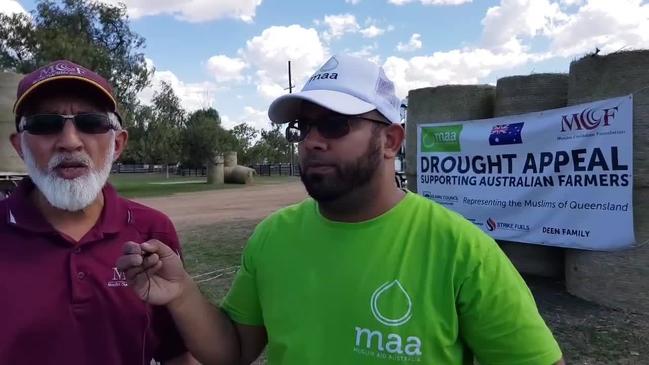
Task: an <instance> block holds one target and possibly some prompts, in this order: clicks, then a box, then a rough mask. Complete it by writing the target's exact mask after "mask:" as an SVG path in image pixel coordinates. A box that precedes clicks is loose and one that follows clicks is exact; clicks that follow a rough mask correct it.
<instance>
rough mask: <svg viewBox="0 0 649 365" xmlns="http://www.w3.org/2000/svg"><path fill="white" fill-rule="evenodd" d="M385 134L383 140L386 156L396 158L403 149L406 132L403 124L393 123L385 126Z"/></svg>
mask: <svg viewBox="0 0 649 365" xmlns="http://www.w3.org/2000/svg"><path fill="white" fill-rule="evenodd" d="M383 134H384V135H385V140H384V142H383V152H384V157H385V158H395V157H396V156H397V154H398V153H399V150H400V149H401V145H402V144H403V139H404V138H405V135H406V132H405V131H404V130H403V127H401V125H399V124H397V123H393V124H391V125H389V126H387V127H386V128H383Z"/></svg>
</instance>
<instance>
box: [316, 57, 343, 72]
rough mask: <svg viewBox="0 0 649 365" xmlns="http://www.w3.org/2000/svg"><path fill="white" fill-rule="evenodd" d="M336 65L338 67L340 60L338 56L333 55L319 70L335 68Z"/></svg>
mask: <svg viewBox="0 0 649 365" xmlns="http://www.w3.org/2000/svg"><path fill="white" fill-rule="evenodd" d="M336 67H338V60H337V59H336V57H331V58H330V59H329V61H327V63H325V64H324V65H322V67H320V71H318V72H327V71H331V70H335V69H336Z"/></svg>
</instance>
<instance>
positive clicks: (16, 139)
mask: <svg viewBox="0 0 649 365" xmlns="http://www.w3.org/2000/svg"><path fill="white" fill-rule="evenodd" d="M9 140H10V141H11V145H12V146H13V147H14V150H16V153H17V154H18V156H20V158H21V159H23V160H25V158H24V157H23V145H22V142H23V141H22V139H21V138H20V134H19V133H12V134H11V135H10V136H9Z"/></svg>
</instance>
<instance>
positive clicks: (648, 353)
mask: <svg viewBox="0 0 649 365" xmlns="http://www.w3.org/2000/svg"><path fill="white" fill-rule="evenodd" d="M257 223H258V221H236V222H224V223H219V224H215V225H210V226H205V227H196V228H191V229H188V230H185V231H182V232H180V237H181V242H183V246H184V248H183V249H184V255H185V265H186V267H187V270H188V271H189V272H190V274H192V275H200V274H203V273H209V272H211V271H215V270H223V269H229V270H223V271H218V272H215V273H212V274H210V275H205V276H201V277H199V278H197V281H200V280H204V281H203V282H201V283H199V286H200V287H201V290H202V292H203V293H204V294H205V295H206V297H207V298H208V299H209V300H210V301H212V302H213V303H219V302H220V301H221V299H222V298H223V297H224V296H225V294H226V293H227V291H228V289H229V288H230V285H231V282H232V279H233V278H234V273H232V271H233V270H232V268H233V267H235V266H237V265H239V263H240V254H241V251H242V249H243V247H244V246H245V243H246V240H247V238H248V237H249V235H250V234H251V233H252V230H253V229H254V226H255V225H256V224H257ZM219 275H220V276H219ZM217 276H218V277H217ZM526 280H527V282H528V285H529V286H530V288H531V289H532V292H533V293H534V296H535V298H536V301H537V304H538V306H539V310H540V312H541V315H542V316H543V318H544V319H545V321H546V323H547V324H548V326H549V327H550V328H551V329H552V331H553V333H554V335H555V336H556V338H557V341H558V342H559V345H560V346H561V348H562V350H563V353H564V356H565V359H566V363H568V364H581V365H600V364H601V365H612V364H619V365H632V364H649V315H647V314H632V313H625V312H620V311H615V310H611V309H607V308H604V307H601V306H598V305H595V304H591V303H588V302H586V301H583V300H580V299H578V298H575V297H573V296H571V295H569V294H567V293H566V292H565V290H564V289H563V284H562V283H560V282H554V281H549V280H547V279H538V278H526ZM263 361H264V360H263V356H262V359H261V360H260V362H258V363H257V364H263Z"/></svg>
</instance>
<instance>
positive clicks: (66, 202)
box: [20, 131, 115, 212]
mask: <svg viewBox="0 0 649 365" xmlns="http://www.w3.org/2000/svg"><path fill="white" fill-rule="evenodd" d="M110 133H113V137H114V133H115V132H114V131H111V132H110ZM20 138H21V145H22V152H23V158H24V160H25V165H26V166H27V172H28V173H29V177H30V178H31V179H32V181H33V182H34V184H35V185H36V186H37V187H38V189H39V190H40V191H41V193H42V194H43V195H44V196H45V198H46V199H47V201H48V202H49V203H50V204H51V205H52V206H53V207H55V208H58V209H62V210H67V211H70V212H78V211H80V210H82V209H85V208H87V207H88V206H89V205H90V204H92V203H93V202H94V201H95V200H96V199H97V196H99V194H100V193H101V190H102V189H103V187H104V185H105V184H106V181H107V180H108V176H109V175H110V170H111V167H112V166H113V155H114V153H115V144H114V143H110V147H109V148H108V152H107V153H106V159H105V163H104V166H101V168H100V169H96V168H95V166H94V163H93V161H92V159H91V158H90V156H88V155H87V154H86V153H83V152H80V153H57V154H55V155H54V156H52V158H51V159H50V161H49V162H48V164H47V171H41V170H40V169H39V168H38V166H36V161H35V160H34V155H32V153H31V151H30V149H29V147H28V146H27V143H26V141H25V136H24V133H22V134H21V136H20ZM63 161H74V162H79V163H83V164H85V165H86V166H88V169H89V170H90V171H89V172H88V173H87V174H85V175H82V176H79V177H77V178H75V179H64V178H61V177H59V176H57V175H56V173H55V172H54V169H55V168H56V167H57V166H58V165H59V164H60V163H61V162H63Z"/></svg>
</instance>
